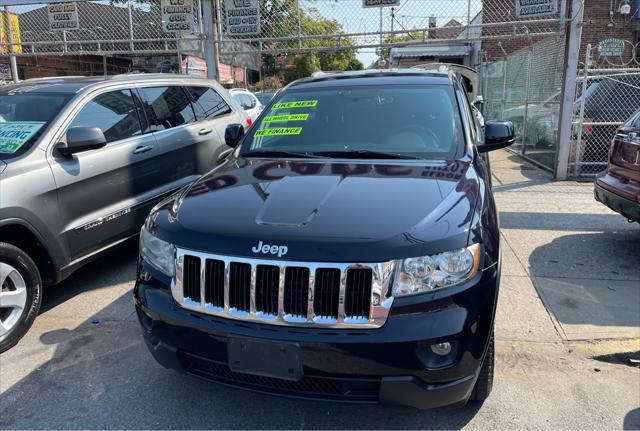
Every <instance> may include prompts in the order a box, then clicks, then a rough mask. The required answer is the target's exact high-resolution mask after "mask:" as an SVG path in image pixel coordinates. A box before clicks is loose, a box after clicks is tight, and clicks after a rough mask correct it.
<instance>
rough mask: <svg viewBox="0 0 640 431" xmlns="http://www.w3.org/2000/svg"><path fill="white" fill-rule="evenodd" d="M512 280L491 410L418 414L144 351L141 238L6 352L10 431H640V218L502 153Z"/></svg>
mask: <svg viewBox="0 0 640 431" xmlns="http://www.w3.org/2000/svg"><path fill="white" fill-rule="evenodd" d="M491 159H492V168H493V170H494V190H495V192H496V200H497V204H498V208H499V210H500V217H501V224H502V240H503V243H502V245H503V250H504V254H503V274H502V277H503V278H502V284H501V291H500V298H499V304H498V313H497V319H496V346H497V351H496V352H497V353H496V354H497V356H496V361H497V362H496V376H495V383H494V389H493V393H492V394H491V397H490V398H489V399H488V400H487V401H486V402H485V403H484V404H477V403H474V404H469V405H467V406H466V407H463V408H450V409H440V410H431V411H418V410H414V409H411V408H401V407H393V406H384V405H364V406H362V405H348V404H336V403H326V402H313V401H303V400H292V399H287V398H279V397H273V396H267V395H260V394H254V393H249V392H245V391H241V390H237V389H232V388H227V387H223V386H218V385H215V384H212V383H208V382H204V381H200V380H197V379H195V378H193V377H189V376H186V375H182V374H179V373H177V372H174V371H171V370H166V369H164V368H162V367H161V366H159V365H158V364H156V362H155V361H154V360H153V359H152V357H151V355H150V354H149V353H148V352H147V350H146V347H145V346H144V344H143V341H142V337H141V334H140V329H139V327H138V323H137V321H136V317H135V313H134V309H133V303H132V294H131V290H132V287H133V282H134V276H135V261H136V252H137V244H135V243H129V244H127V245H125V246H124V247H121V248H119V249H117V250H115V251H114V252H112V253H110V254H109V255H107V256H105V257H104V258H102V259H99V260H98V261H95V262H93V263H92V264H90V265H89V266H87V267H85V268H83V269H81V270H80V271H78V272H77V273H75V274H74V275H73V276H72V277H70V278H69V279H68V280H66V281H65V282H63V283H62V284H60V285H58V286H55V287H51V288H48V289H46V290H45V294H44V302H43V307H42V311H41V313H40V315H39V316H38V318H37V320H36V322H35V324H34V326H33V328H32V329H31V331H30V332H29V333H28V334H27V336H26V337H25V338H24V339H23V340H22V341H21V342H20V343H19V344H18V345H17V346H16V347H15V348H13V349H12V350H10V351H9V352H6V353H4V354H2V355H0V428H2V429H16V428H17V429H42V428H47V429H49V428H69V429H80V428H82V429H96V428H128V429H136V428H172V429H175V428H181V429H185V428H235V429H250V428H323V429H337V428H354V429H355V428H357V429H380V428H392V429H401V428H411V429H432V428H436V429H437V428H443V429H454V428H469V429H496V428H498V429H506V428H509V429H513V428H519V429H540V428H545V429H550V428H553V429H557V428H563V429H603V428H606V429H623V428H624V429H638V428H640V368H638V367H634V366H632V365H630V363H629V358H632V357H633V358H638V356H639V355H640V225H638V224H635V225H632V224H628V223H627V222H626V221H625V220H624V219H623V218H622V217H621V216H619V215H617V214H615V213H613V212H611V211H609V210H608V209H607V208H605V207H604V206H602V205H600V204H598V203H597V202H595V201H594V200H593V192H592V185H591V184H588V183H574V182H553V181H551V180H550V175H549V174H548V173H546V172H544V171H542V170H540V169H538V168H536V167H534V166H532V165H529V164H527V163H523V162H522V161H521V160H519V159H517V158H515V157H514V156H512V155H510V153H508V152H506V151H504V152H498V153H496V154H495V155H494V154H492V158H491Z"/></svg>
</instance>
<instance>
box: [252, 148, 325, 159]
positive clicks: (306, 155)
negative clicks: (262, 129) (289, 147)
mask: <svg viewBox="0 0 640 431" xmlns="http://www.w3.org/2000/svg"><path fill="white" fill-rule="evenodd" d="M240 156H241V157H295V158H297V159H304V158H311V159H320V158H325V157H326V156H321V155H319V154H317V153H307V152H304V151H268V150H264V151H249V152H246V153H240Z"/></svg>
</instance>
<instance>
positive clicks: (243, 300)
mask: <svg viewBox="0 0 640 431" xmlns="http://www.w3.org/2000/svg"><path fill="white" fill-rule="evenodd" d="M229 268H230V269H229V272H230V275H229V307H230V308H235V309H236V310H240V311H249V301H250V294H251V265H250V264H248V263H238V262H231V265H230V267H229Z"/></svg>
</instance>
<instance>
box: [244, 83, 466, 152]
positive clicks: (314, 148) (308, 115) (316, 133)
mask: <svg viewBox="0 0 640 431" xmlns="http://www.w3.org/2000/svg"><path fill="white" fill-rule="evenodd" d="M275 102H276V103H274V104H272V105H271V106H270V107H269V111H268V112H267V113H266V114H265V115H263V116H262V117H261V119H260V120H259V121H258V122H257V123H254V126H253V127H252V128H251V129H250V132H249V134H248V135H247V137H246V138H245V139H244V141H243V147H242V150H243V151H242V155H243V156H247V155H249V154H251V152H264V151H269V152H284V151H288V152H292V151H295V152H309V153H323V152H326V153H332V154H333V153H340V154H345V153H349V152H351V153H352V154H353V153H354V152H362V151H369V152H372V151H373V152H384V153H394V154H395V155H398V154H399V155H402V156H405V157H410V158H412V157H419V158H425V159H436V160H451V159H453V158H455V157H456V156H457V155H458V154H460V153H461V152H462V151H463V149H464V133H463V129H462V123H461V118H460V110H459V108H458V102H457V101H456V96H455V93H454V89H453V87H452V86H449V85H424V84H421V85H386V86H381V85H361V86H355V87H352V88H349V87H343V86H336V87H327V88H320V89H319V88H304V87H303V88H299V89H291V90H288V91H285V92H283V93H282V94H280V97H278V99H277V100H276V101H275ZM320 155H322V154H320Z"/></svg>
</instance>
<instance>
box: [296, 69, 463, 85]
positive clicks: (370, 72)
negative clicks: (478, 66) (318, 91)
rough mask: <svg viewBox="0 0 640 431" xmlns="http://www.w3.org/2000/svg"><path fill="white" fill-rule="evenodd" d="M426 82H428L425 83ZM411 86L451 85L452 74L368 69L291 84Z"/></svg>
mask: <svg viewBox="0 0 640 431" xmlns="http://www.w3.org/2000/svg"><path fill="white" fill-rule="evenodd" d="M425 80H426V81H425ZM372 81H374V82H375V84H389V85H392V84H411V83H415V82H420V83H421V84H440V85H446V84H451V82H452V81H451V73H450V72H439V71H434V70H425V69H418V68H416V69H409V68H402V69H367V70H353V71H348V72H338V73H333V72H330V73H316V74H314V76H312V77H309V78H303V79H299V80H297V81H294V82H292V83H291V84H290V87H298V86H304V87H316V86H317V87H324V86H327V84H329V85H331V86H351V85H366V84H372V83H373V82H372Z"/></svg>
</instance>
